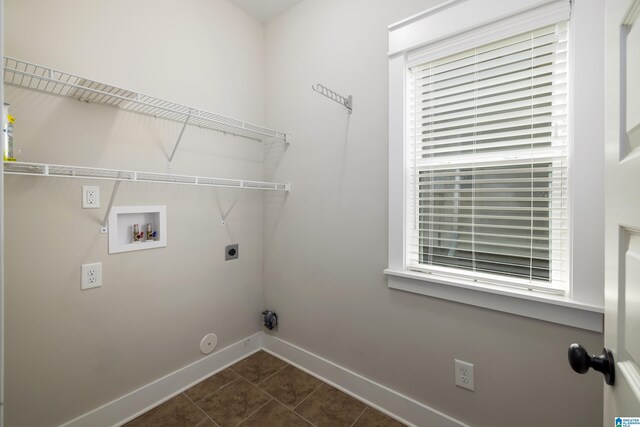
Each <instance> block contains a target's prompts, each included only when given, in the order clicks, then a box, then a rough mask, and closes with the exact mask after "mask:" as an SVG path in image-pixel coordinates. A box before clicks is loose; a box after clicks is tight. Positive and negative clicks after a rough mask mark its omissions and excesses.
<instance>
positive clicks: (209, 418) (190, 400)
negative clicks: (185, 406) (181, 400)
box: [182, 392, 220, 427]
mask: <svg viewBox="0 0 640 427" xmlns="http://www.w3.org/2000/svg"><path fill="white" fill-rule="evenodd" d="M182 394H183V395H184V397H186V398H187V399H189V402H191V403H193V404H194V406H195V407H196V408H198V409H199V410H200V412H202V413H203V414H204V417H205V418H206V419H208V420H209V421H211V422H212V423H214V424H215V425H216V426H218V427H220V425H219V424H218V423H217V422H216V421H215V420H214V419H212V418H211V417H210V416H209V414H207V413H206V412H205V411H204V409H202V408H201V407H199V406H198V404H197V403H196V402H194V401H193V400H192V399H191V398H190V397H189V396H187V393H185V392H182ZM212 394H213V393H212ZM203 399H204V398H203ZM200 400H202V399H200ZM200 424H202V422H200V423H199V424H198V425H200ZM196 427H197V426H196Z"/></svg>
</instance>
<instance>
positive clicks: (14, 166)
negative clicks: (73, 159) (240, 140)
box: [4, 162, 291, 192]
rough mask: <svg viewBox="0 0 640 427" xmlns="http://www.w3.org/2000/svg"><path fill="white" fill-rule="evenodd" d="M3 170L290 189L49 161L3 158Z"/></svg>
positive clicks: (282, 185) (270, 184)
mask: <svg viewBox="0 0 640 427" xmlns="http://www.w3.org/2000/svg"><path fill="white" fill-rule="evenodd" d="M4 173H5V174H8V175H35V176H47V177H57V178H85V179H87V178H90V179H107V180H112V181H132V182H135V181H138V182H155V183H162V184H184V185H200V186H206V187H228V188H245V189H249V190H271V191H285V192H290V191H291V184H290V183H280V182H265V181H252V180H244V179H229V178H212V177H204V176H189V175H174V174H164V173H155V172H138V171H128V170H119V169H103V168H90V167H85V166H65V165H51V164H45V163H25V162H4Z"/></svg>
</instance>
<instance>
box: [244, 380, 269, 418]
mask: <svg viewBox="0 0 640 427" xmlns="http://www.w3.org/2000/svg"><path fill="white" fill-rule="evenodd" d="M251 385H253V384H251ZM254 387H255V386H254ZM256 388H257V387H256ZM258 390H260V389H258ZM265 394H266V395H267V396H269V398H270V399H269V400H268V401H267V403H265V404H264V405H262V406H261V407H259V408H258V409H256V410H255V411H253V412H252V413H250V414H249V415H248V416H247V417H246V418H245V419H244V420H242V421H240V422H239V423H238V424H236V426H239V425H240V424H242V423H243V422H245V421H247V420H248V419H249V418H251V417H252V416H253V415H254V414H255V413H257V412H258V411H259V410H261V409H262V408H264V407H265V406H267V405H268V404H269V402H271V401H272V400H273V397H271V395H270V394H268V393H265Z"/></svg>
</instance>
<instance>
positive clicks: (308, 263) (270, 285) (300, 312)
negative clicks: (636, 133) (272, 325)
mask: <svg viewBox="0 0 640 427" xmlns="http://www.w3.org/2000/svg"><path fill="white" fill-rule="evenodd" d="M436 3H438V2H437V1H424V0H423V1H418V0H401V1H393V2H390V1H389V2H384V1H380V2H371V1H366V0H306V1H305V2H303V3H301V4H300V5H298V6H297V7H295V8H294V9H292V10H291V11H289V12H287V13H285V14H284V15H282V16H281V17H279V18H276V19H275V20H274V21H272V22H270V23H269V24H268V25H267V31H266V96H265V105H266V109H265V114H266V120H267V123H269V124H270V125H271V126H274V127H282V128H286V129H288V130H290V131H291V132H292V133H293V134H294V140H295V144H292V145H291V147H290V149H289V150H288V151H287V152H286V153H285V154H284V156H282V157H281V158H279V157H276V156H274V158H276V159H277V160H278V161H274V162H273V164H270V165H268V166H269V167H268V168H267V175H268V176H269V178H272V179H276V180H277V179H284V178H285V177H286V179H291V181H292V183H293V189H294V192H293V193H292V194H291V195H290V196H289V198H288V200H287V203H286V204H285V205H280V204H275V203H274V204H273V205H271V204H269V203H267V204H266V205H265V241H264V257H265V258H264V259H265V294H266V300H267V305H268V306H269V307H270V308H272V309H274V310H276V311H277V312H278V314H279V320H280V326H279V329H278V331H277V332H276V333H275V335H276V336H278V337H280V338H282V339H284V340H287V341H289V342H290V343H293V344H295V345H298V346H300V347H303V348H305V349H307V350H309V351H311V352H313V353H316V354H318V355H320V356H323V357H325V358H327V359H329V360H331V361H333V362H335V363H338V364H340V365H342V366H344V367H346V368H349V369H351V370H353V371H355V372H357V373H359V374H362V375H364V376H366V377H368V378H371V379H373V380H374V381H377V382H379V383H381V384H384V385H386V386H388V387H391V388H393V389H395V390H397V391H399V392H401V393H404V394H406V395H408V396H410V397H412V398H414V399H416V400H418V401H420V402H424V403H425V404H427V405H429V406H431V407H433V408H435V409H437V410H439V411H442V412H444V413H446V414H449V415H450V416H453V417H455V418H457V419H459V420H461V421H463V422H465V423H468V424H469V425H473V426H480V427H482V426H495V425H503V424H504V423H505V422H506V421H505V420H509V421H508V422H511V420H517V423H518V425H522V426H531V427H539V426H543V425H567V426H576V427H577V426H580V427H583V426H599V425H601V419H602V417H601V412H602V411H601V406H602V379H601V378H600V377H599V376H597V375H588V376H578V375H576V374H574V373H573V372H572V371H571V370H570V368H569V366H568V363H567V359H566V351H567V347H568V345H569V344H570V343H572V342H581V343H582V344H583V345H585V346H586V347H587V348H589V349H591V348H593V349H594V350H593V351H594V352H595V351H597V350H598V349H599V348H601V347H602V336H601V335H600V334H597V333H592V332H587V331H584V330H580V329H575V328H570V327H566V326H560V325H555V324H551V323H547V322H543V321H538V320H533V319H528V318H524V317H519V316H514V315H509V314H505V313H499V312H496V311H491V310H487V309H482V308H476V307H471V306H468V305H462V304H458V303H454V302H449V301H444V300H439V299H435V298H430V297H424V296H419V295H414V294H409V293H405V292H401V291H396V290H390V289H388V288H387V280H386V278H385V276H384V275H383V273H382V271H383V269H384V268H385V267H387V248H388V241H387V240H388V239H387V229H388V226H387V218H388V213H387V212H388V125H387V123H388V117H389V116H388V58H387V45H388V44H387V42H388V40H387V35H388V31H387V26H388V25H389V24H392V23H394V22H396V21H399V20H401V19H404V18H406V17H408V16H410V15H412V14H415V13H418V12H420V11H422V10H425V9H427V8H429V7H431V6H433V5H435V4H436ZM599 19H600V18H596V19H595V21H594V25H593V31H599V30H600V29H601V24H602V23H601V22H600V21H599ZM451 25H453V23H452V24H451ZM596 65H597V64H596ZM314 83H322V84H324V85H326V86H328V87H330V88H331V89H334V90H336V91H338V92H340V93H342V94H344V95H349V94H352V95H353V97H354V112H353V115H352V116H351V117H349V116H348V114H347V111H346V110H345V109H344V108H342V107H340V106H339V105H338V104H335V103H333V102H331V101H329V100H327V99H326V98H323V97H321V96H320V95H318V94H316V93H315V92H313V91H312V90H311V88H310V86H311V84H314ZM595 98H598V96H597V95H595ZM581 200H584V199H581ZM581 203H582V202H581ZM585 203H586V201H585ZM580 206H582V204H579V206H578V207H580ZM597 215H600V212H598V213H597ZM599 238H600V237H598V239H599ZM600 267H601V266H600ZM597 269H598V266H585V270H584V271H582V270H581V271H579V272H574V274H577V276H578V277H580V275H584V274H587V273H588V272H589V271H594V270H597ZM600 270H601V268H600ZM454 358H458V359H462V360H465V361H469V362H471V363H474V364H475V383H476V391H475V393H472V392H469V391H467V390H463V389H460V388H457V387H455V386H454V378H453V359H454Z"/></svg>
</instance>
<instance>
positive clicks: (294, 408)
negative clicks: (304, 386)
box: [292, 380, 325, 421]
mask: <svg viewBox="0 0 640 427" xmlns="http://www.w3.org/2000/svg"><path fill="white" fill-rule="evenodd" d="M318 381H320V380H318ZM324 384H325V383H324V382H322V381H320V384H319V385H318V387H316V388H315V390H313V391H312V392H311V393H309V396H307V397H305V398H304V399H302V402H300V403H298V404H297V405H296V406H294V407H293V409H292V411H293V412H295V413H296V414H298V412H296V409H297V408H298V407H300V405H302V404H303V403H304V402H305V401H306V400H307V399H308V398H310V397H311V396H312V395H313V393H315V392H316V391H318V390H319V389H320V387H322V386H323V385H324ZM298 415H300V414H298ZM303 418H304V417H303ZM305 420H306V418H305ZM307 421H308V420H307Z"/></svg>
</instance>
